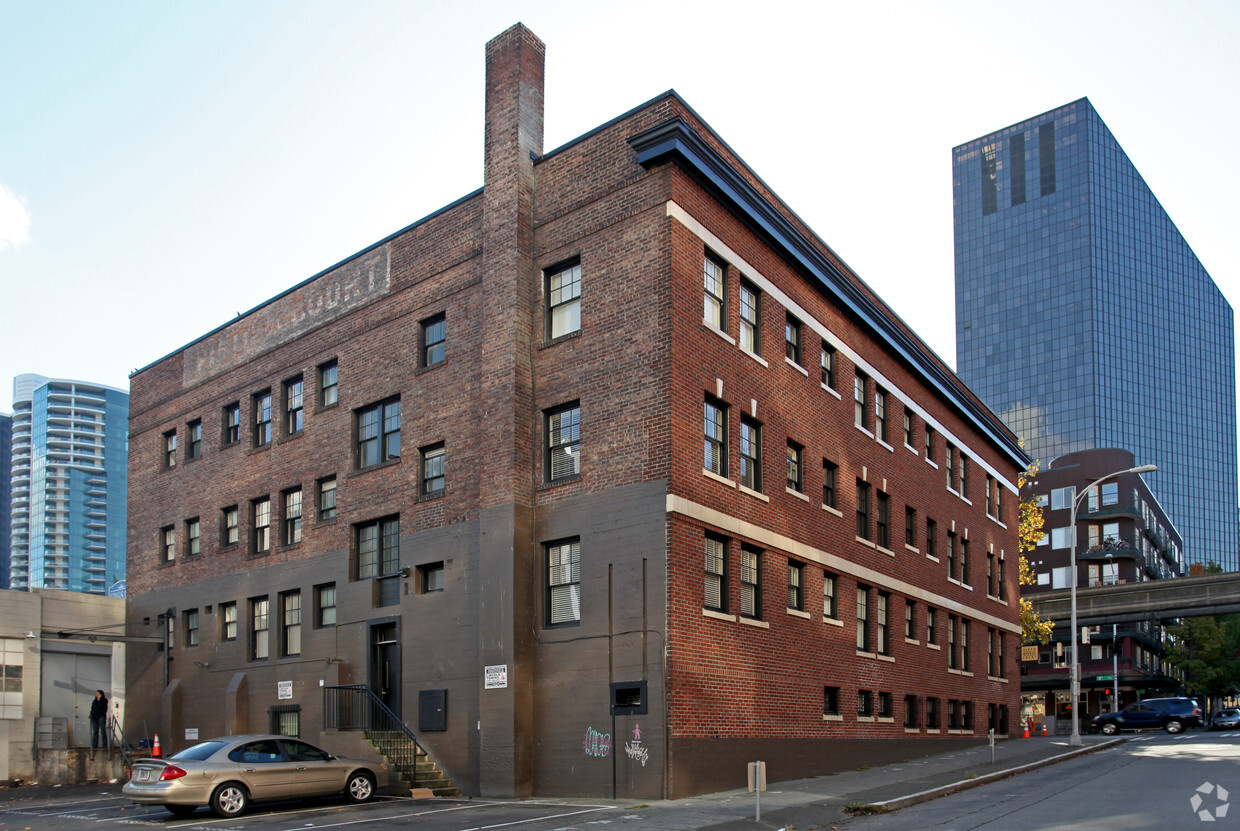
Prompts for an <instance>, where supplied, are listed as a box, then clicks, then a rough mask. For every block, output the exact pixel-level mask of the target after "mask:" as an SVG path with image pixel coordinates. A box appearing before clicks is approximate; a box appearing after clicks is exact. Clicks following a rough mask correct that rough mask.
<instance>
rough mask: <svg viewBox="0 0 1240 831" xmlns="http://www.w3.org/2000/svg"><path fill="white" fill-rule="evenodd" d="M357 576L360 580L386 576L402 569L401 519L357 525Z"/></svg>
mask: <svg viewBox="0 0 1240 831" xmlns="http://www.w3.org/2000/svg"><path fill="white" fill-rule="evenodd" d="M354 533H355V537H356V540H355V546H356V561H357V563H356V567H357V571H356V576H357V579H358V580H366V579H368V578H371V577H386V576H387V575H390V574H395V573H396V572H398V571H400V519H399V518H397V517H389V518H387V519H380V520H374V521H372V522H365V523H362V524H360V525H358V526H356V528H355V530H354Z"/></svg>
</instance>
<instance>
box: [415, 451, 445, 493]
mask: <svg viewBox="0 0 1240 831" xmlns="http://www.w3.org/2000/svg"><path fill="white" fill-rule="evenodd" d="M419 452H420V454H421V456H422V482H421V485H420V486H419V489H420V491H421V494H422V496H430V495H432V494H437V493H443V489H444V466H445V464H446V459H447V456H446V451H445V450H444V446H443V442H440V443H439V444H432V445H429V446H427V447H423V448H422V449H421V451H419Z"/></svg>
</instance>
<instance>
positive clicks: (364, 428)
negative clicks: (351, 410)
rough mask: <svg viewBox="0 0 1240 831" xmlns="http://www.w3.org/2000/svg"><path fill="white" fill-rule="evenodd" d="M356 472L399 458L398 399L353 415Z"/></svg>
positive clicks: (374, 405) (373, 405)
mask: <svg viewBox="0 0 1240 831" xmlns="http://www.w3.org/2000/svg"><path fill="white" fill-rule="evenodd" d="M356 451H357V468H358V469H359V470H361V469H363V468H368V467H373V466H375V465H377V464H382V463H383V462H386V461H390V460H392V459H399V458H400V399H399V398H393V399H389V400H387V401H381V402H379V403H378V404H372V405H371V406H369V407H365V408H363V409H361V410H358V411H357V448H356Z"/></svg>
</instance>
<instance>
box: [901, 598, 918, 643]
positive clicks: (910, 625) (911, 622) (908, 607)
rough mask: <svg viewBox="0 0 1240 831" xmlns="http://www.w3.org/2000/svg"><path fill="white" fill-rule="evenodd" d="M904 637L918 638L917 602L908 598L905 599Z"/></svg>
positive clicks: (912, 639)
mask: <svg viewBox="0 0 1240 831" xmlns="http://www.w3.org/2000/svg"><path fill="white" fill-rule="evenodd" d="M904 637H906V638H908V639H909V640H911V641H915V640H917V603H916V601H913V600H907V599H906V600H905V601H904Z"/></svg>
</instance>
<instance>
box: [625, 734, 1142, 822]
mask: <svg viewBox="0 0 1240 831" xmlns="http://www.w3.org/2000/svg"><path fill="white" fill-rule="evenodd" d="M1082 740H1083V742H1084V745H1083V747H1079V748H1074V747H1069V746H1068V739H1067V737H1066V736H1064V737H1050V738H1041V737H1039V738H1030V739H1012V740H1008V741H1003V742H998V743H996V745H995V749H994V758H995V761H994V764H991V761H990V747H989V746H988V745H983V746H981V747H972V748H969V749H967V750H957V751H952V752H947V753H942V754H939V755H935V756H926V757H923V758H920V759H916V760H914V761H909V762H898V763H894V764H890V765H884V766H882V767H876V768H870V769H869V770H855V771H849V772H847V773H837V774H834V775H831V776H820V777H816V778H813V779H798V780H794V781H791V782H780V783H778V784H773V785H769V786H768V790H767V791H766V792H765V793H763V794H762V818H761V822H760V824H757V825H758V827H765V828H772V829H779V828H787V827H795V828H822V827H824V826H825V827H830V825H831V824H832V823H836V822H839V821H841V820H843V819H844V818H845V817H847V816H848V811H847V810H846V808H849V807H852V808H860V809H862V810H864V811H868V812H874V813H880V812H883V811H893V810H897V809H899V808H903V807H907V806H908V805H914V804H917V803H918V802H925V801H928V800H930V799H934V798H936V797H939V796H944V795H946V794H948V793H955V792H957V791H962V790H967V789H968V788H973V787H977V786H978V785H983V784H986V783H987V782H991V781H994V780H995V779H1000V778H1003V777H1006V776H1012V775H1016V774H1018V773H1023V772H1025V771H1026V770H1032V769H1035V768H1037V767H1041V766H1043V765H1047V764H1054V763H1055V762H1059V761H1063V760H1065V759H1068V758H1073V757H1075V756H1078V755H1081V754H1083V753H1092V752H1094V751H1097V750H1101V749H1103V748H1107V747H1113V746H1114V745H1117V744H1119V743H1121V742H1123V741H1124V739H1114V738H1109V737H1104V736H1082ZM754 802H755V800H754V795H753V794H751V793H748V792H747V791H744V790H735V791H723V792H721V793H715V794H708V795H705V796H697V797H690V798H688V799H677V800H663V801H660V802H652V803H649V804H648V805H647V806H646V807H643V808H634V807H633V803H632V802H631V801H630V802H623V801H619V802H617V803H616V805H617V806H618V807H620V808H621V809H622V810H624V811H625V813H626V814H640V816H641V819H642V820H643V825H644V826H645V827H646V828H650V829H653V831H689V829H701V828H709V829H711V830H712V831H753V829H754V828H755V825H756V824H755V822H754Z"/></svg>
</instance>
